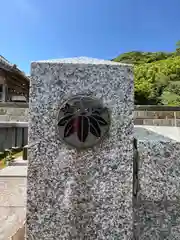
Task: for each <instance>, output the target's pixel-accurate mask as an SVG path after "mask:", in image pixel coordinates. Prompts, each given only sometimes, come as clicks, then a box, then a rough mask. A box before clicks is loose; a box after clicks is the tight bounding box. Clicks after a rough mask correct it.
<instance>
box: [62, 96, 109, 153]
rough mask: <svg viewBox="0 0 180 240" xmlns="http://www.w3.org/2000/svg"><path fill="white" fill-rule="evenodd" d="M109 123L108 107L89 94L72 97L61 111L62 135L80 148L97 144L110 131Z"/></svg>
mask: <svg viewBox="0 0 180 240" xmlns="http://www.w3.org/2000/svg"><path fill="white" fill-rule="evenodd" d="M109 125H110V115H109V111H108V109H107V108H106V107H104V106H103V104H102V103H101V102H100V101H99V100H97V99H94V98H92V97H89V96H84V95H77V96H74V97H72V98H71V99H69V100H68V101H66V102H65V103H64V104H63V106H62V108H61V109H60V112H59V117H58V126H59V132H60V137H61V138H62V139H63V140H64V141H65V142H66V143H67V144H69V145H71V146H73V147H76V148H79V149H83V148H89V147H93V146H94V145H96V144H97V143H98V142H99V141H100V140H101V139H102V138H103V137H104V136H105V135H106V133H107V132H108V130H109Z"/></svg>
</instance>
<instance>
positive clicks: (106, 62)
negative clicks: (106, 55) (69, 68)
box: [31, 57, 133, 66]
mask: <svg viewBox="0 0 180 240" xmlns="http://www.w3.org/2000/svg"><path fill="white" fill-rule="evenodd" d="M36 63H48V64H58V63H59V64H63V63H64V64H95V65H118V66H133V65H132V64H127V63H120V62H113V61H111V60H104V59H96V58H89V57H75V58H61V59H51V60H40V61H33V62H31V66H32V65H33V64H36Z"/></svg>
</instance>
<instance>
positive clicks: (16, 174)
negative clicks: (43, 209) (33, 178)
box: [0, 166, 27, 240]
mask: <svg viewBox="0 0 180 240" xmlns="http://www.w3.org/2000/svg"><path fill="white" fill-rule="evenodd" d="M26 177H27V166H9V167H6V168H4V169H2V170H0V193H1V194H0V240H8V239H9V237H10V236H13V235H14V234H15V233H16V232H17V230H18V229H19V228H20V227H22V225H23V223H24V221H25V218H26V184H27V180H26Z"/></svg>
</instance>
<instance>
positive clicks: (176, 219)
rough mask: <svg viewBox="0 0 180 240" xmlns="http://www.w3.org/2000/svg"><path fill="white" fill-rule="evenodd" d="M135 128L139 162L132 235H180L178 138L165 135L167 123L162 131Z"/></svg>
mask: <svg viewBox="0 0 180 240" xmlns="http://www.w3.org/2000/svg"><path fill="white" fill-rule="evenodd" d="M151 128H153V127H151ZM154 128H155V127H154ZM162 128H163V127H162ZM136 130H137V132H138V134H137V135H136V136H137V137H138V139H139V141H138V151H139V157H140V161H141V164H140V167H139V183H140V191H139V193H138V195H137V198H136V201H135V204H134V213H135V215H134V226H135V229H134V232H135V236H136V238H135V239H137V240H151V239H152V240H153V239H158V240H161V239H162V240H164V239H167V240H174V239H180V227H179V226H180V141H178V139H176V140H174V139H172V138H169V137H167V136H166V135H167V132H168V127H167V129H166V128H164V131H163V130H162V134H158V133H157V131H156V129H155V131H154V132H152V131H150V130H147V129H143V127H142V126H141V127H139V128H138V129H136ZM177 131H178V129H177ZM172 132H173V128H172ZM142 135H143V137H142ZM179 140H180V138H179Z"/></svg>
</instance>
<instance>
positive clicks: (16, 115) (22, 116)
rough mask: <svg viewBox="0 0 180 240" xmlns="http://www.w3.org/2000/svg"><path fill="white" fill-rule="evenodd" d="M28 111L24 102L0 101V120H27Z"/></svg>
mask: <svg viewBox="0 0 180 240" xmlns="http://www.w3.org/2000/svg"><path fill="white" fill-rule="evenodd" d="M28 112H29V109H28V105H27V104H24V103H0V122H4V121H16V122H27V121H28Z"/></svg>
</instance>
